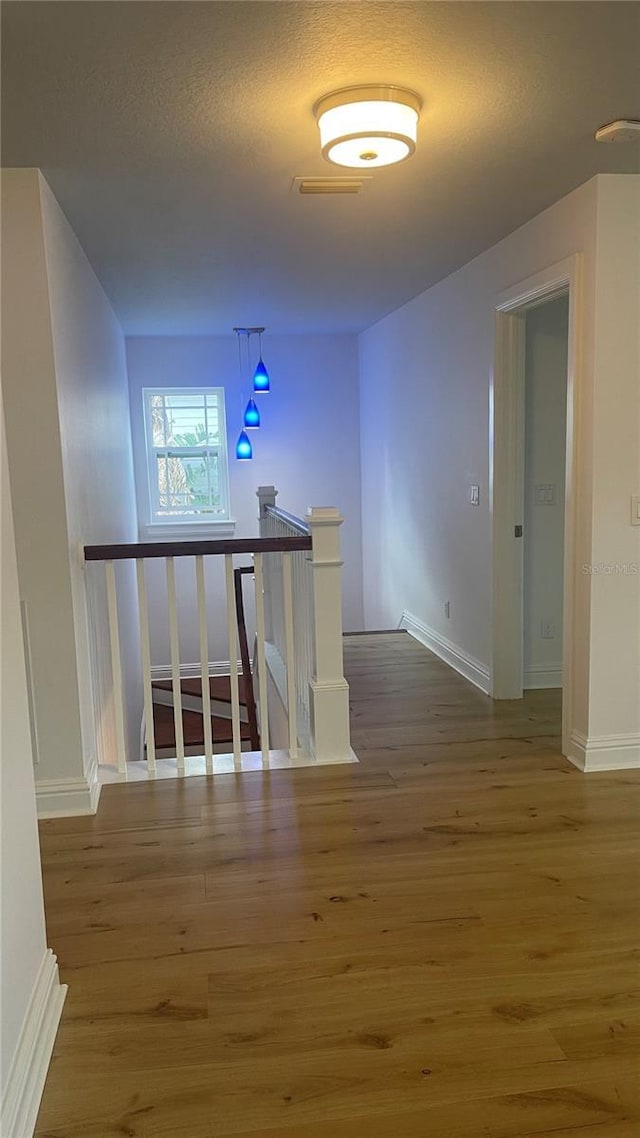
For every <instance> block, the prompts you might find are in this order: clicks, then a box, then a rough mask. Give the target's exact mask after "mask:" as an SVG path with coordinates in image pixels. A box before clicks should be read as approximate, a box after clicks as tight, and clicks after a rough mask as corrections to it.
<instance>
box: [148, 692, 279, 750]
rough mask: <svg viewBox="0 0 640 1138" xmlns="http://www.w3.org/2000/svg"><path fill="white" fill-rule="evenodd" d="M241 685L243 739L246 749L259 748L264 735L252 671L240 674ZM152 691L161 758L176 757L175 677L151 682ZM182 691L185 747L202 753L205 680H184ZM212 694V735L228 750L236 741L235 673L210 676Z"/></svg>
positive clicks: (217, 746)
mask: <svg viewBox="0 0 640 1138" xmlns="http://www.w3.org/2000/svg"><path fill="white" fill-rule="evenodd" d="M238 685H239V688H240V739H241V741H242V744H243V748H244V749H248V750H251V751H259V750H260V735H259V732H258V727H257V722H256V716H255V699H254V693H253V679H252V676H251V674H249V676H248V677H245V675H244V674H242V675H240V676H239V677H238ZM151 691H152V696H153V729H154V738H155V745H156V753H157V756H158V758H168V757H172V756H174V755H175V753H176V734H175V718H174V707H173V685H172V682H171V680H154V681H153V682H152V684H151ZM180 695H181V704H182V730H183V734H184V745H185V749H186V751H187V753H188V754H202V751H203V748H204V743H205V734H204V709H203V706H202V703H203V701H202V680H200V679H199V678H198V679H185V680H182V681H181V683H180ZM209 698H210V711H211V737H212V740H213V747H214V751H217V752H220V751H222V752H226V751H228V750H229V744H230V743H232V742H233V725H232V719H231V677H230V676H210V677H209ZM252 703H253V708H254V716H253V718H254V723H253V725H252V724H251V722H250V718H249V707H250V706H251V704H252ZM145 749H146V748H145Z"/></svg>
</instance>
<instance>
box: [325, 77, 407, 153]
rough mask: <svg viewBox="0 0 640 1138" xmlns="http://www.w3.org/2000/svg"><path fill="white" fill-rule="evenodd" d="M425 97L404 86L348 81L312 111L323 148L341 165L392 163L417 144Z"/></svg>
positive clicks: (326, 96)
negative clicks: (350, 84) (352, 84)
mask: <svg viewBox="0 0 640 1138" xmlns="http://www.w3.org/2000/svg"><path fill="white" fill-rule="evenodd" d="M421 106H422V101H421V99H420V97H419V96H418V95H416V93H415V92H414V91H408V90H406V89H405V88H404V87H388V86H382V85H379V86H374V87H345V88H344V89H343V90H342V91H332V92H331V94H330V95H325V96H324V97H323V98H322V99H320V100H319V101H318V102H317V103H316V105H315V107H314V112H315V116H316V118H317V120H318V127H319V128H320V144H321V146H322V154H323V156H324V157H325V158H327V159H328V160H329V162H335V163H336V164H337V165H338V166H360V167H371V166H390V165H391V164H392V163H393V162H402V161H403V160H404V159H405V158H410V157H411V155H412V154H413V153H414V152H415V149H416V140H417V137H418V118H419V115H420V108H421Z"/></svg>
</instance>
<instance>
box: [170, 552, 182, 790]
mask: <svg viewBox="0 0 640 1138" xmlns="http://www.w3.org/2000/svg"><path fill="white" fill-rule="evenodd" d="M167 599H168V602H169V641H170V644H171V687H172V691H173V722H174V727H175V736H176V756H177V760H178V774H184V731H183V727H182V689H181V686H180V638H179V635H178V604H177V600H176V569H175V564H174V560H173V557H167Z"/></svg>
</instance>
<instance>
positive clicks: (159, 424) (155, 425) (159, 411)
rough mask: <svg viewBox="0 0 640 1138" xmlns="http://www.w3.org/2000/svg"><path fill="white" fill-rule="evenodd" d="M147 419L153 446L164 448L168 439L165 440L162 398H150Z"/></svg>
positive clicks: (165, 421) (154, 396)
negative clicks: (149, 423)
mask: <svg viewBox="0 0 640 1138" xmlns="http://www.w3.org/2000/svg"><path fill="white" fill-rule="evenodd" d="M149 417H150V419H151V430H152V434H153V445H154V446H156V447H163V446H166V445H167V443H168V442H169V439H168V438H167V432H166V423H167V419H166V415H165V410H164V396H162V395H152V396H151V401H150V416H149Z"/></svg>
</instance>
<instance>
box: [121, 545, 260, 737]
mask: <svg viewBox="0 0 640 1138" xmlns="http://www.w3.org/2000/svg"><path fill="white" fill-rule="evenodd" d="M247 575H250V576H253V566H252V565H247V566H243V567H241V568H238V569H234V571H233V584H234V598H235V609H236V622H237V629H238V644H239V647H240V662H241V665H242V671H241V673H240V675H239V676H238V694H239V703H240V742H241V746H242V747H243V749H244V750H250V751H259V750H260V733H259V731H258V716H257V711H256V699H255V693H254V690H253V672H252V669H251V662H250V659H249V642H248V640H247V625H246V621H245V615H244V597H243V595H242V580H243V577H245V576H247ZM205 690H206V685H205ZM151 698H152V700H153V737H154V740H155V751H156V756H157V757H158V758H160V759H163V758H172V757H173V756H174V755H175V754H176V714H175V702H174V700H175V696H174V687H173V680H154V681H153V682H152V684H151ZM208 703H209V714H210V716H211V740H212V744H213V750H214V753H215V752H217V753H220V752H226V751H228V750H229V744H230V743H232V742H233V717H232V703H233V697H232V694H231V676H209V700H208ZM180 708H181V715H182V734H183V741H184V748H185V752H186V753H187V754H195V755H199V754H202V751H203V748H204V746H205V738H206V736H205V719H204V717H205V714H207V712H206V711H205V708H204V700H203V692H202V679H200V678H199V677H198V678H196V679H184V680H181V681H180ZM178 722H179V720H178ZM144 749H145V752H146V739H145V744H144Z"/></svg>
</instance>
